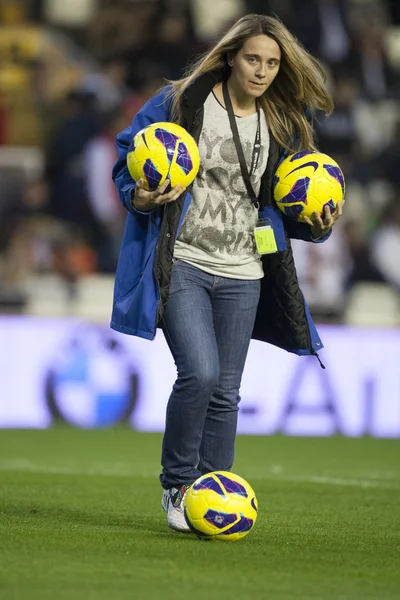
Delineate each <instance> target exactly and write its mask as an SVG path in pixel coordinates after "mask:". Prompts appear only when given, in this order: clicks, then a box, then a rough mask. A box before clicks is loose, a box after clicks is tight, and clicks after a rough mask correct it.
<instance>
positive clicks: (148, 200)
mask: <svg viewBox="0 0 400 600" xmlns="http://www.w3.org/2000/svg"><path fill="white" fill-rule="evenodd" d="M169 183H170V182H169V179H166V180H165V181H164V183H163V184H162V185H160V187H159V188H157V189H156V190H154V191H153V192H148V191H147V190H145V189H144V187H143V179H138V181H137V182H136V187H135V194H134V196H133V198H132V205H133V206H134V208H136V209H137V210H141V211H148V210H153V209H154V208H157V206H162V205H163V204H168V203H169V202H174V200H177V199H178V198H179V196H180V195H181V194H183V192H184V191H185V190H186V188H183V187H182V186H180V185H177V186H175V187H174V188H172V189H171V190H170V191H169V192H168V193H165V190H166V189H167V187H168V185H169Z"/></svg>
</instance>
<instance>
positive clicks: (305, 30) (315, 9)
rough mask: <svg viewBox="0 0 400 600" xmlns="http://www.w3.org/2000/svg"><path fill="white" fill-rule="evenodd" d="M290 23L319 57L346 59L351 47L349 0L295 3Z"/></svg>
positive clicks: (332, 61) (304, 0) (308, 47)
mask: <svg viewBox="0 0 400 600" xmlns="http://www.w3.org/2000/svg"><path fill="white" fill-rule="evenodd" d="M292 7H293V8H292V12H291V20H290V23H289V26H290V27H291V29H292V31H293V32H294V33H295V35H296V36H297V37H298V39H299V40H300V41H301V42H302V43H303V44H304V45H305V46H306V48H307V49H308V50H309V51H310V52H311V53H312V54H314V55H315V56H317V57H318V58H321V59H323V60H324V61H326V62H327V63H328V64H332V63H342V62H343V61H345V59H346V58H347V55H348V53H349V51H350V48H351V41H350V31H349V24H348V13H347V8H348V3H347V2H346V1H345V0H303V2H294V3H293V4H292Z"/></svg>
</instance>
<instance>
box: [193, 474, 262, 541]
mask: <svg viewBox="0 0 400 600" xmlns="http://www.w3.org/2000/svg"><path fill="white" fill-rule="evenodd" d="M183 502H184V512H185V519H186V522H187V524H188V525H189V527H190V529H191V530H192V532H193V533H195V534H196V535H197V536H198V537H199V538H201V539H204V540H222V541H224V542H236V541H237V540H240V539H242V538H244V537H245V536H246V535H247V534H248V533H249V532H250V531H251V529H252V528H253V526H254V523H255V522H256V520H257V512H258V503H257V498H256V495H255V493H254V490H253V488H252V487H251V486H250V485H249V484H248V483H247V481H245V480H244V479H243V478H242V477H239V475H235V474H234V473H230V472H228V471H214V472H212V473H207V474H206V475H203V476H202V477H200V478H199V479H197V480H196V481H195V482H194V483H193V484H192V486H191V487H190V488H189V489H188V491H187V492H186V494H185V496H184V501H183Z"/></svg>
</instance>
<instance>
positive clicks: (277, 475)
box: [0, 460, 400, 490]
mask: <svg viewBox="0 0 400 600" xmlns="http://www.w3.org/2000/svg"><path fill="white" fill-rule="evenodd" d="M0 471H3V472H4V471H6V472H13V471H14V472H19V473H42V474H45V475H85V476H86V475H89V476H90V475H94V476H96V475H97V476H103V477H143V478H152V477H158V475H159V473H158V472H156V471H154V472H146V473H140V472H137V471H134V470H132V471H130V470H129V469H124V468H121V465H116V464H114V465H110V466H108V465H107V466H105V465H104V464H97V465H94V466H93V467H90V468H87V469H85V468H81V469H79V468H78V469H77V468H76V467H69V466H65V467H64V466H49V465H38V464H35V463H33V462H31V461H29V460H9V461H0ZM282 471H283V468H282V469H279V470H278V469H276V468H274V467H273V468H272V469H271V470H270V471H269V472H268V473H266V474H265V475H263V476H260V475H256V476H252V477H251V481H261V480H263V479H267V480H269V481H276V482H280V481H282V482H288V483H311V484H320V485H334V486H352V487H361V488H380V489H392V490H395V489H400V478H399V479H398V478H393V480H392V483H391V482H390V480H389V479H388V478H387V477H386V478H385V479H353V478H351V479H350V478H349V479H346V478H343V477H325V476H320V475H309V476H301V475H284V474H282Z"/></svg>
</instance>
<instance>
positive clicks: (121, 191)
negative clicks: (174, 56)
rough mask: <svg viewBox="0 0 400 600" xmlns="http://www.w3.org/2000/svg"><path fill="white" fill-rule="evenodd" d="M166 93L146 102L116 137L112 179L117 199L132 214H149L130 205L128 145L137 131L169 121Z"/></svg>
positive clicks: (131, 183) (130, 187)
mask: <svg viewBox="0 0 400 600" xmlns="http://www.w3.org/2000/svg"><path fill="white" fill-rule="evenodd" d="M167 91H168V88H165V89H163V90H162V91H161V92H160V93H159V94H157V95H156V96H154V97H153V98H151V99H150V100H149V101H148V102H146V104H145V105H144V106H143V107H142V108H141V109H140V111H139V112H138V113H137V115H136V116H135V117H134V119H133V121H132V123H131V125H130V126H129V127H127V129H124V130H123V131H121V133H119V134H118V135H117V140H116V144H117V155H118V160H117V162H116V163H115V165H114V168H113V171H112V178H113V180H114V183H115V187H116V188H117V192H118V196H119V199H120V200H121V202H122V204H123V205H124V206H125V208H126V209H127V210H129V212H131V213H133V214H137V213H140V214H149V212H143V211H139V210H136V209H135V208H134V206H133V205H132V202H131V194H132V191H133V190H134V189H135V181H134V180H133V179H132V177H131V176H130V174H129V171H128V167H127V163H126V156H127V153H128V149H129V146H130V143H131V141H132V140H133V138H134V137H135V135H136V134H137V133H138V131H140V130H141V129H143V128H144V127H147V125H151V124H152V123H158V122H162V121H169V120H170V105H171V101H170V100H169V98H166V93H167ZM150 212H151V211H150Z"/></svg>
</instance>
